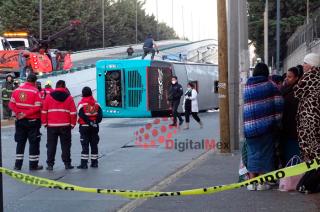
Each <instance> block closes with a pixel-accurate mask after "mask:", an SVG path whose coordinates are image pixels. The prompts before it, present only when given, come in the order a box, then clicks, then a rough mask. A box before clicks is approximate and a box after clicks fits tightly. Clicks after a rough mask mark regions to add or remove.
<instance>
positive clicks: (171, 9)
mask: <svg viewBox="0 0 320 212" xmlns="http://www.w3.org/2000/svg"><path fill="white" fill-rule="evenodd" d="M171 21H172V24H171V25H172V29H173V0H171Z"/></svg>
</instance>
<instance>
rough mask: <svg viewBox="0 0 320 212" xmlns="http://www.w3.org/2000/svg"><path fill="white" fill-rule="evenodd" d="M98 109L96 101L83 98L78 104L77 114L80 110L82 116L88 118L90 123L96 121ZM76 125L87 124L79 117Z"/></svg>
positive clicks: (90, 98)
mask: <svg viewBox="0 0 320 212" xmlns="http://www.w3.org/2000/svg"><path fill="white" fill-rule="evenodd" d="M99 107H100V106H99V104H98V103H97V102H96V100H95V99H94V98H93V97H92V96H89V97H83V98H82V99H81V101H80V102H79V104H78V113H79V111H80V110H81V109H82V110H83V112H84V114H85V115H86V116H88V118H89V120H90V121H96V120H97V116H98V111H99ZM78 123H79V124H80V125H86V124H87V123H86V122H85V121H84V120H83V119H82V118H81V117H79V119H78Z"/></svg>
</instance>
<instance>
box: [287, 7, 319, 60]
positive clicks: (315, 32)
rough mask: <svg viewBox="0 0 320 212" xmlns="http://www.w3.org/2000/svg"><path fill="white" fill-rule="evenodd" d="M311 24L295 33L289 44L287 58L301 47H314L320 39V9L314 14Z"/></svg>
mask: <svg viewBox="0 0 320 212" xmlns="http://www.w3.org/2000/svg"><path fill="white" fill-rule="evenodd" d="M313 14H314V15H313V17H312V18H311V19H310V20H309V24H304V25H302V26H300V27H298V29H297V30H296V31H295V32H294V33H293V35H292V36H291V37H290V38H289V40H288V42H287V47H288V52H287V56H289V55H290V54H291V53H293V52H294V51H295V50H296V49H298V48H299V47H300V46H301V45H303V44H306V46H307V48H310V47H311V46H312V43H313V42H314V41H317V40H319V39H320V8H319V9H318V10H316V11H315V12H314V13H313Z"/></svg>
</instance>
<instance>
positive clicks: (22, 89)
mask: <svg viewBox="0 0 320 212" xmlns="http://www.w3.org/2000/svg"><path fill="white" fill-rule="evenodd" d="M17 91H28V92H32V93H37V92H38V91H35V90H31V89H27V88H17Z"/></svg>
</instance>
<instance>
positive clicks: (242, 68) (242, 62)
mask: <svg viewBox="0 0 320 212" xmlns="http://www.w3.org/2000/svg"><path fill="white" fill-rule="evenodd" d="M238 22H239V72H240V79H239V81H240V82H239V90H240V91H239V141H244V134H243V95H242V93H243V90H244V86H245V83H246V81H247V78H248V75H249V67H250V59H249V49H248V17H247V0H239V21H238ZM238 148H239V149H240V145H239V143H238V142H237V143H236V144H235V149H238Z"/></svg>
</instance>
